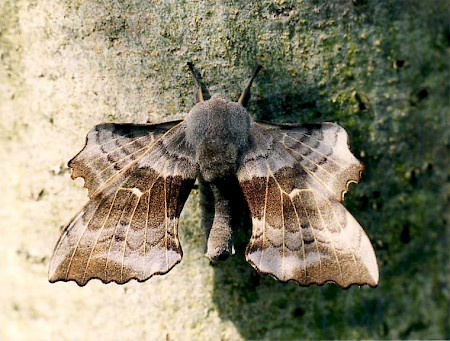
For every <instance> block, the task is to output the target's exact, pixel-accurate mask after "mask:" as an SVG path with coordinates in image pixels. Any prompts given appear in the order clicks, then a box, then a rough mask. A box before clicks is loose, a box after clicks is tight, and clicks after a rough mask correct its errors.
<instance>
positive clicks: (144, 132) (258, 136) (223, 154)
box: [49, 63, 378, 287]
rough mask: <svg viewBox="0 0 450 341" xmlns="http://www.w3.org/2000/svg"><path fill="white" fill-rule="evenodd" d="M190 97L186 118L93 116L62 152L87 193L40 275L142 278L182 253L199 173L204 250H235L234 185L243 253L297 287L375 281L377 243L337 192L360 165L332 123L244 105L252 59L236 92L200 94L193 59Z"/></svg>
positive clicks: (216, 254)
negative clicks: (181, 232) (78, 146)
mask: <svg viewBox="0 0 450 341" xmlns="http://www.w3.org/2000/svg"><path fill="white" fill-rule="evenodd" d="M188 66H189V70H190V71H191V73H192V75H193V78H194V85H195V92H196V104H195V106H194V107H193V108H192V110H191V111H190V112H189V114H188V115H187V116H186V118H185V119H184V120H181V121H173V122H167V123H161V124H142V125H137V124H114V123H107V124H100V125H97V126H95V127H94V128H93V129H92V130H91V131H90V132H89V133H88V135H87V138H86V145H85V147H84V148H83V149H82V150H81V152H79V154H78V155H76V156H75V157H74V158H73V159H72V160H71V161H70V162H69V167H70V168H71V169H72V178H77V177H82V178H83V179H84V181H85V187H86V188H87V189H88V195H89V201H88V202H87V204H85V206H84V207H83V208H82V209H81V211H80V212H79V213H78V214H77V215H76V216H75V217H74V218H73V219H72V220H71V221H70V223H69V224H68V225H67V226H66V227H65V228H64V230H63V232H62V235H61V237H60V239H59V241H58V243H57V245H56V247H55V250H54V253H53V257H52V259H51V264H50V268H49V281H50V282H56V281H60V280H61V281H75V282H76V283H77V284H78V285H80V286H84V285H85V284H86V283H87V282H88V281H89V280H91V279H94V278H96V279H99V280H101V281H102V282H104V283H108V282H116V283H119V284H122V283H126V282H128V281H129V280H131V279H135V280H137V281H145V280H147V279H149V278H150V277H152V276H153V275H162V274H165V273H167V272H168V271H170V270H171V269H172V268H173V267H174V266H175V265H176V264H178V263H179V262H180V261H181V258H182V254H183V253H182V250H181V246H180V242H179V240H178V220H179V217H180V213H181V211H182V209H183V206H184V204H185V202H186V200H187V198H188V196H189V194H190V192H191V190H192V188H193V186H194V183H195V181H196V179H197V180H198V182H199V185H200V187H199V188H200V191H205V192H207V194H208V195H209V197H210V198H211V199H212V200H211V201H210V202H209V205H208V208H206V209H205V212H204V213H205V214H206V215H207V216H208V217H209V218H208V219H206V221H207V222H209V223H207V224H206V234H207V245H206V256H207V257H209V258H210V259H211V260H212V261H216V260H224V259H226V258H227V257H228V256H229V255H231V254H233V253H234V247H233V235H234V226H233V219H234V217H233V214H232V212H233V211H232V208H233V205H234V195H235V193H236V191H239V193H241V194H242V195H243V197H244V198H245V201H246V204H247V205H248V208H247V209H248V210H249V212H250V214H251V220H252V235H251V239H250V242H249V244H248V246H247V249H246V260H247V261H248V262H249V263H250V264H251V265H252V266H253V267H254V268H255V269H256V270H257V271H258V272H260V273H261V274H269V275H271V276H273V277H275V279H277V280H279V281H282V282H286V281H290V280H292V281H295V282H297V283H299V284H300V285H304V286H306V285H310V284H318V285H321V284H324V283H325V282H330V281H331V282H335V283H336V284H337V285H338V286H341V287H348V286H350V285H351V284H358V285H363V284H367V285H369V286H376V285H377V283H378V266H377V261H376V257H375V253H374V250H373V248H372V246H371V243H370V241H369V239H368V237H367V235H366V234H365V233H364V231H363V229H362V228H361V226H360V225H359V224H358V222H357V221H356V220H355V218H353V216H352V215H351V214H350V213H349V212H348V211H347V210H346V209H345V208H344V206H343V205H342V204H341V202H342V201H343V199H344V194H345V192H346V191H347V189H348V184H349V182H358V181H359V180H360V174H361V172H362V170H363V166H362V164H361V163H360V162H359V161H358V160H357V159H356V158H355V156H353V154H352V153H351V152H350V150H349V147H348V144H347V139H348V138H347V133H346V132H345V130H344V129H343V128H342V127H340V126H339V125H337V124H334V123H321V124H301V125H291V124H284V125H280V124H272V123H266V122H258V121H255V120H253V119H252V118H251V117H250V116H249V114H248V113H247V111H246V107H247V104H248V102H249V99H250V87H251V85H252V83H253V81H254V79H255V77H256V75H257V74H258V71H259V70H260V69H261V67H258V68H257V69H256V71H255V73H254V74H253V76H252V77H251V79H250V80H249V82H248V83H247V85H246V86H245V87H244V89H243V92H242V94H241V96H240V98H239V100H238V101H237V102H232V101H230V100H228V99H226V98H225V97H223V96H222V95H218V94H216V95H213V96H212V97H211V98H210V99H205V98H204V95H203V91H202V86H201V83H200V76H198V75H197V73H196V72H195V69H194V67H193V65H192V63H188Z"/></svg>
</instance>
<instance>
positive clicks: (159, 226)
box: [49, 122, 197, 285]
mask: <svg viewBox="0 0 450 341" xmlns="http://www.w3.org/2000/svg"><path fill="white" fill-rule="evenodd" d="M194 156H195V155H194V151H193V150H192V148H191V147H190V146H188V145H187V144H186V140H185V126H184V124H183V123H179V124H177V123H176V122H172V123H169V124H161V125H142V126H134V125H116V124H105V125H99V126H96V127H95V128H94V129H93V130H92V131H91V132H90V133H89V135H88V138H87V143H86V146H85V148H84V149H83V150H82V151H81V152H80V153H79V154H78V155H77V156H76V157H75V158H74V159H73V160H72V161H71V162H70V167H72V168H73V177H77V176H81V177H83V178H84V179H85V186H86V187H87V188H88V190H89V193H90V197H91V200H90V201H89V202H88V203H87V204H86V205H85V206H84V207H83V209H82V210H81V211H80V213H79V214H78V215H77V216H75V218H74V219H73V220H72V221H71V222H70V223H69V224H68V225H67V226H66V228H65V230H64V232H63V234H62V236H61V238H60V240H59V242H58V243H57V245H56V248H55V252H54V255H53V258H52V261H51V265H50V270H49V278H50V281H51V282H55V281H58V280H63V281H68V280H74V281H76V282H77V284H78V285H85V284H86V283H87V282H88V281H89V280H90V279H92V278H98V279H100V280H101V281H103V282H105V283H107V282H111V281H114V282H117V283H125V282H127V281H129V280H130V279H136V280H138V281H144V280H146V279H148V278H150V277H151V276H152V275H154V274H164V273H166V272H168V271H169V270H170V269H171V268H172V267H173V266H175V265H176V264H177V263H179V262H180V261H181V258H182V250H181V246H180V243H179V241H178V236H177V227H178V218H179V216H180V213H181V210H182V208H183V206H184V203H185V201H186V199H187V197H188V195H189V193H190V191H191V188H192V186H193V184H194V181H195V177H196V175H197V165H196V163H195V161H194ZM99 174H100V176H99Z"/></svg>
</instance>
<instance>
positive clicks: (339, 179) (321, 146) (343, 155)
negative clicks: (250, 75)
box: [258, 122, 364, 201]
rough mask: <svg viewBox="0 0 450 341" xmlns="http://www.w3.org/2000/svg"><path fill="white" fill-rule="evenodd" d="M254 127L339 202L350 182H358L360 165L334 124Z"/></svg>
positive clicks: (340, 129) (344, 133) (344, 137)
mask: <svg viewBox="0 0 450 341" xmlns="http://www.w3.org/2000/svg"><path fill="white" fill-rule="evenodd" d="M258 124H259V125H260V126H261V127H263V128H264V129H265V130H267V131H268V132H269V133H270V134H271V135H272V136H273V138H275V139H276V140H277V141H278V142H279V143H281V144H282V145H283V147H284V148H285V149H286V150H287V151H288V152H289V153H290V154H291V155H292V156H293V157H294V158H295V160H296V161H297V162H299V163H300V165H301V166H302V168H303V169H304V170H305V171H306V172H307V173H308V174H309V175H311V176H312V177H314V178H315V179H316V180H317V181H318V182H319V183H320V184H321V185H322V186H323V188H324V189H325V190H327V191H328V192H329V193H330V195H332V196H333V197H334V198H336V199H337V200H339V201H343V199H344V194H345V193H346V192H347V189H348V185H349V183H350V182H359V179H360V178H361V172H362V171H363V169H364V167H363V165H362V164H361V163H360V162H359V161H358V159H356V158H355V156H354V155H353V154H352V153H351V152H350V149H349V148H348V136H347V133H346V132H345V130H344V128H342V127H340V126H338V125H337V124H334V123H328V122H325V123H320V124H302V125H289V124H286V125H279V124H271V123H266V122H264V123H262V122H258Z"/></svg>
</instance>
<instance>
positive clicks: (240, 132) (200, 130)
mask: <svg viewBox="0 0 450 341" xmlns="http://www.w3.org/2000/svg"><path fill="white" fill-rule="evenodd" d="M250 120H251V118H250V116H249V115H248V114H247V111H246V110H245V108H244V107H243V106H242V105H240V104H239V103H237V102H232V101H229V100H228V99H226V98H225V97H223V96H221V95H214V96H212V97H211V99H209V100H206V101H204V102H200V103H197V104H196V105H195V106H194V107H193V108H192V110H191V111H190V112H189V114H188V116H187V117H186V119H185V123H186V140H187V142H188V143H189V144H190V145H192V146H194V147H195V151H196V161H197V163H198V165H199V168H200V173H201V175H202V176H203V178H204V179H205V180H207V181H211V180H213V179H214V178H218V177H223V176H226V175H229V174H234V173H235V172H236V169H237V163H238V157H239V155H240V153H241V151H242V150H243V149H244V148H245V147H246V146H247V144H248V130H249V127H250Z"/></svg>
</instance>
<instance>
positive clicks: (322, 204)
mask: <svg viewBox="0 0 450 341" xmlns="http://www.w3.org/2000/svg"><path fill="white" fill-rule="evenodd" d="M265 127H267V125H261V124H258V123H253V125H252V127H251V130H250V147H249V149H248V150H247V152H246V153H245V154H244V156H243V159H242V163H241V166H240V168H239V170H238V173H237V175H238V180H239V182H240V185H241V188H242V190H243V192H244V195H245V197H246V199H247V202H248V205H249V208H250V211H251V214H252V222H253V230H252V237H251V240H250V243H249V245H248V247H247V252H246V256H247V261H248V262H250V264H252V265H253V266H254V267H255V268H256V269H257V270H258V271H260V272H261V273H265V274H270V275H273V276H274V277H276V278H277V279H278V280H280V281H288V280H294V281H296V282H298V283H299V284H301V285H309V284H313V283H316V284H323V283H325V282H328V281H333V282H335V283H336V284H338V285H339V286H341V287H348V286H349V285H351V284H368V285H370V286H376V285H377V283H378V266H377V262H376V258H375V253H374V251H373V248H372V246H371V244H370V241H369V239H368V238H367V236H366V234H365V233H364V231H363V229H362V228H361V226H360V225H359V224H358V222H357V221H356V220H355V219H354V218H353V217H352V215H351V214H350V213H349V212H348V211H347V210H346V209H345V208H344V207H343V206H342V205H341V203H340V202H339V201H340V200H341V193H342V191H344V190H345V189H346V188H347V182H348V180H353V181H356V180H357V179H359V172H360V170H361V169H362V166H361V164H360V163H359V162H358V161H357V159H356V158H355V157H354V156H353V155H351V153H350V151H349V150H348V146H347V135H346V133H345V130H344V129H342V128H341V127H339V126H337V125H334V124H329V123H327V124H323V125H315V126H312V125H310V126H306V127H304V126H298V127H297V129H296V127H293V126H289V127H286V128H285V127H276V126H273V125H271V126H270V127H269V129H265ZM308 136H310V137H309V138H308ZM278 139H281V141H279V140H278ZM294 140H295V141H297V142H294ZM343 143H345V145H343ZM350 156H351V157H350ZM325 174H328V175H327V176H325ZM345 174H352V176H350V179H345V176H344V175H345ZM333 176H335V177H336V178H337V179H335V178H333Z"/></svg>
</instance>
